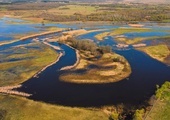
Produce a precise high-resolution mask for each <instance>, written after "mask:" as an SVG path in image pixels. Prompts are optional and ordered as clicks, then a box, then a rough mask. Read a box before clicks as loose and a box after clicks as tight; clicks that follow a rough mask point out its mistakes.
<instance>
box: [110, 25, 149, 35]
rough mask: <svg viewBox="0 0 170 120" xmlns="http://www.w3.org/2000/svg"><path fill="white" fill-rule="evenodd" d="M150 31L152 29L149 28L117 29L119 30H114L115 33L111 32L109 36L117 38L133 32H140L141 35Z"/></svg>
mask: <svg viewBox="0 0 170 120" xmlns="http://www.w3.org/2000/svg"><path fill="white" fill-rule="evenodd" d="M148 31H151V29H149V28H133V27H130V28H127V27H120V28H117V29H114V30H113V31H111V32H110V34H109V35H110V36H116V35H122V34H125V33H133V32H136V33H138V32H139V33H140V32H148Z"/></svg>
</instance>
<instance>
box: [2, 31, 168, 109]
mask: <svg viewBox="0 0 170 120" xmlns="http://www.w3.org/2000/svg"><path fill="white" fill-rule="evenodd" d="M95 34H97V33H96V32H94V33H88V34H86V35H83V36H80V37H79V38H91V39H94V35H95ZM52 35H54V34H52ZM55 35H57V34H55ZM49 36H50V35H45V36H40V37H38V38H39V39H43V38H45V37H49ZM107 39H108V40H106V41H105V42H100V43H98V44H100V45H111V46H113V45H114V44H116V42H114V40H113V39H112V38H111V37H108V38H107ZM31 40H32V39H28V40H25V41H19V42H15V43H12V44H8V45H3V46H1V47H0V50H4V49H7V48H9V47H12V46H16V45H21V44H27V43H30V42H32V41H31ZM94 40H95V39H94ZM109 41H110V42H109ZM50 44H53V45H56V46H60V47H61V48H62V49H63V50H64V51H65V54H64V56H62V57H61V58H60V60H59V62H57V63H56V64H54V65H52V66H50V67H48V68H47V69H46V70H45V71H43V72H42V73H40V74H39V75H38V78H35V77H32V78H30V79H29V80H28V81H26V82H24V83H23V84H22V85H23V86H22V88H20V89H18V90H19V91H22V92H26V93H30V94H33V95H32V96H31V97H29V99H33V100H37V101H44V102H48V103H53V104H59V105H65V106H80V107H100V106H103V105H116V104H121V103H123V104H130V105H140V104H142V103H144V102H145V101H146V100H148V98H149V97H150V96H151V95H152V94H154V91H155V90H156V85H161V84H163V83H164V82H165V81H167V80H170V74H169V73H170V67H169V66H167V65H165V64H163V63H161V62H158V61H157V60H154V59H152V58H150V57H149V56H147V55H146V54H144V53H142V52H139V51H137V50H135V49H132V48H130V49H127V50H114V52H116V53H119V54H121V55H123V56H124V57H125V58H126V59H127V60H128V61H129V63H130V65H131V67H132V74H131V75H130V76H129V78H128V79H124V80H122V81H120V82H116V83H108V84H73V83H65V82H62V81H60V80H59V76H60V75H61V74H63V73H65V72H67V71H60V68H62V67H64V66H69V65H72V64H74V63H75V62H76V53H75V50H73V49H72V48H70V47H68V46H66V45H63V44H62V45H59V44H58V43H50Z"/></svg>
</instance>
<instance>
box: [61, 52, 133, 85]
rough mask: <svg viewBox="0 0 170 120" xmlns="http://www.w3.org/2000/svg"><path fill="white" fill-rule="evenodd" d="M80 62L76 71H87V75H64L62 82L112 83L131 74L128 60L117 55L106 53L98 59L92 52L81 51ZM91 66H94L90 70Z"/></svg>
mask: <svg viewBox="0 0 170 120" xmlns="http://www.w3.org/2000/svg"><path fill="white" fill-rule="evenodd" d="M80 56H81V59H80V62H79V64H78V65H77V66H76V67H75V69H74V70H85V71H86V72H85V73H81V74H77V73H76V72H74V70H73V72H72V73H68V74H65V75H62V76H61V77H60V78H61V80H62V81H66V82H73V83H89V84H90V83H96V84H98V83H110V82H117V81H120V80H122V79H123V78H126V77H128V76H129V75H130V73H131V68H130V65H129V63H128V62H127V60H126V59H125V58H124V57H122V56H120V55H118V54H116V53H105V54H103V55H102V56H101V57H100V58H99V59H96V58H95V57H94V56H93V55H92V54H91V53H90V52H87V51H80ZM90 65H92V66H94V67H92V68H90Z"/></svg>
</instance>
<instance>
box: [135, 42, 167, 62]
mask: <svg viewBox="0 0 170 120" xmlns="http://www.w3.org/2000/svg"><path fill="white" fill-rule="evenodd" d="M138 50H141V51H143V52H145V53H146V54H148V55H149V56H151V57H152V58H154V59H156V60H159V61H161V62H165V59H166V58H167V57H168V56H169V55H170V50H169V48H168V47H167V46H166V45H164V44H162V45H156V46H147V47H142V48H138Z"/></svg>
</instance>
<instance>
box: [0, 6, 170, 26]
mask: <svg viewBox="0 0 170 120" xmlns="http://www.w3.org/2000/svg"><path fill="white" fill-rule="evenodd" d="M169 9H170V8H169V7H168V5H166V4H163V5H145V4H138V5H136V4H81V3H79V4H59V3H53V4H50V3H39V4H34V3H27V4H12V5H1V10H0V16H2V15H10V16H11V17H20V18H22V19H27V20H31V21H32V22H36V23H37V22H38V23H41V22H42V21H46V22H49V21H50V22H71V21H83V22H85V21H107V22H108V21H109V22H113V23H120V22H123V23H138V22H139V21H157V22H168V21H169V20H170V16H169V14H167V13H168V11H169ZM134 16H135V17H134Z"/></svg>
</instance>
